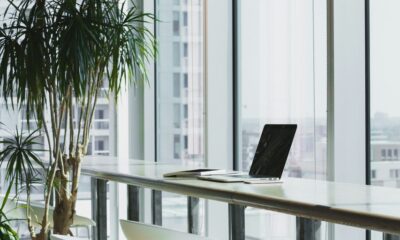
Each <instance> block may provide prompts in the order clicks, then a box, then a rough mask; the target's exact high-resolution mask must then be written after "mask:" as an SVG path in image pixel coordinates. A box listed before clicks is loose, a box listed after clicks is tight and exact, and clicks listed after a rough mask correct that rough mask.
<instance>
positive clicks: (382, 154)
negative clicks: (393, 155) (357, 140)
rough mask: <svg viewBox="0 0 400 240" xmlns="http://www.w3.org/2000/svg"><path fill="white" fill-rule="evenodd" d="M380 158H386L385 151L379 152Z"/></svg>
mask: <svg viewBox="0 0 400 240" xmlns="http://www.w3.org/2000/svg"><path fill="white" fill-rule="evenodd" d="M381 157H382V159H385V158H386V149H382V150H381Z"/></svg>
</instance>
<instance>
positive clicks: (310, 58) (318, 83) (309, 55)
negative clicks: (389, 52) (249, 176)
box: [237, 0, 327, 240]
mask: <svg viewBox="0 0 400 240" xmlns="http://www.w3.org/2000/svg"><path fill="white" fill-rule="evenodd" d="M238 4H239V6H238V8H237V9H239V12H238V15H239V20H238V23H239V29H238V31H239V56H238V66H239V74H238V75H239V83H238V89H239V106H238V107H239V109H238V112H239V116H238V119H239V137H238V139H239V142H238V144H239V152H238V155H239V166H240V168H241V169H242V170H245V171H247V170H248V169H249V167H250V165H251V162H252V160H253V157H254V152H255V150H256V147H257V143H258V140H259V137H260V134H261V131H262V127H263V126H264V124H266V123H275V124H283V123H285V124H286V123H294V124H297V125H298V129H297V132H296V136H295V139H294V141H293V145H292V148H291V152H290V155H289V157H288V161H287V164H286V167H285V171H284V176H291V177H302V178H317V179H324V178H325V176H326V141H327V140H326V129H327V128H326V125H327V122H326V121H327V118H326V107H327V106H326V101H327V100H326V99H327V91H326V87H327V85H326V81H327V78H326V76H327V75H326V74H327V72H326V49H327V48H326V1H323V0H316V1H313V0H300V1H299V0H283V1H273V0H246V1H244V0H239V2H238ZM246 226H248V228H246V236H247V237H248V238H249V239H285V240H286V239H294V238H295V218H294V217H291V216H288V215H281V214H276V213H275V214H273V215H271V214H270V213H268V212H266V211H259V210H255V209H251V208H250V209H247V210H246ZM251 226H252V227H251Z"/></svg>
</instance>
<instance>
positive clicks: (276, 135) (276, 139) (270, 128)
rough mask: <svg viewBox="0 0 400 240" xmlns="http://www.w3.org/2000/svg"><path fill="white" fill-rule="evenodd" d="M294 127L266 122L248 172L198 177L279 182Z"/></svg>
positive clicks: (223, 180) (293, 125)
mask: <svg viewBox="0 0 400 240" xmlns="http://www.w3.org/2000/svg"><path fill="white" fill-rule="evenodd" d="M296 129H297V125H296V124H266V125H265V126H264V129H263V131H262V134H261V137H260V140H259V142H258V146H257V150H256V153H255V154H254V158H253V162H252V164H251V167H250V171H249V173H245V174H243V173H234V174H224V175H211V176H199V177H198V178H199V179H203V180H209V181H217V182H249V183H251V182H252V181H254V182H257V181H271V182H280V179H281V177H282V173H283V169H284V168H285V164H286V160H287V157H288V155H289V151H290V147H291V146H292V142H293V138H294V135H295V133H296Z"/></svg>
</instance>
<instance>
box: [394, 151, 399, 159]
mask: <svg viewBox="0 0 400 240" xmlns="http://www.w3.org/2000/svg"><path fill="white" fill-rule="evenodd" d="M393 157H394V158H396V159H398V158H399V150H398V149H393Z"/></svg>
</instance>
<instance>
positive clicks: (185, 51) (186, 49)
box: [183, 43, 189, 57]
mask: <svg viewBox="0 0 400 240" xmlns="http://www.w3.org/2000/svg"><path fill="white" fill-rule="evenodd" d="M188 48H189V47H188V44H187V43H184V44H183V57H188V55H189V49H188Z"/></svg>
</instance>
